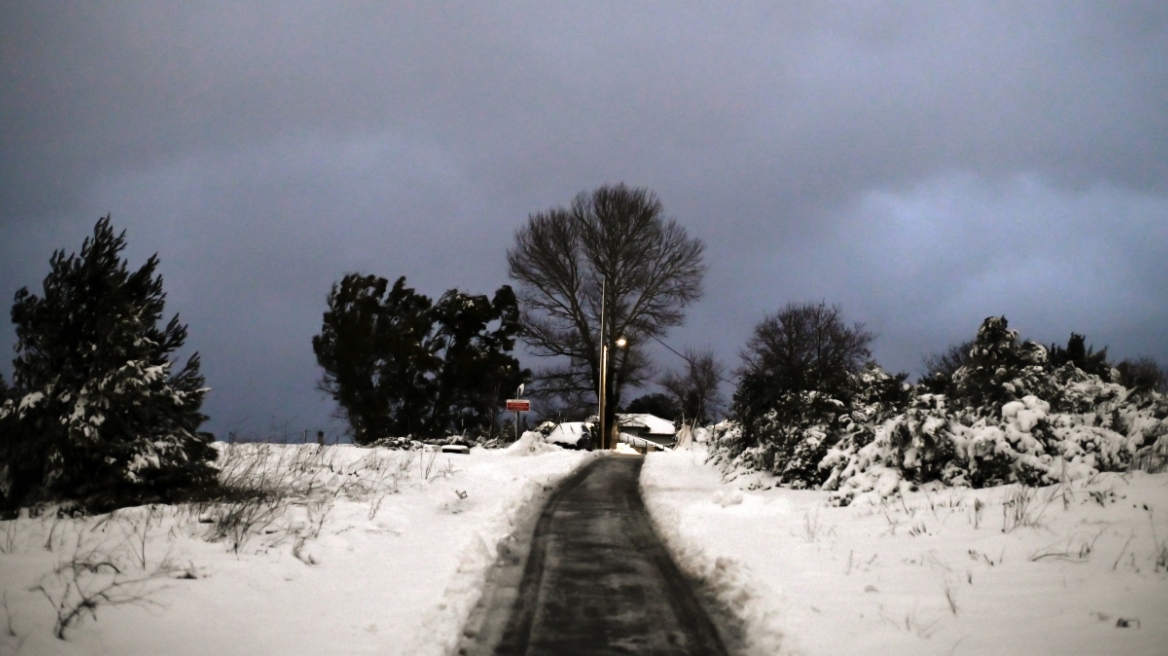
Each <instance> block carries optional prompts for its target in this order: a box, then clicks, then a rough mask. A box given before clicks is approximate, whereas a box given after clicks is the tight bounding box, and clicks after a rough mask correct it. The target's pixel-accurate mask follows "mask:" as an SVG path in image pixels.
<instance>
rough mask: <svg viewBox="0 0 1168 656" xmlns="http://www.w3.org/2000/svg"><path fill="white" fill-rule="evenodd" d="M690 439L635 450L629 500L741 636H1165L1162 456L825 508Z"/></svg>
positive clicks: (1116, 646) (827, 639)
mask: <svg viewBox="0 0 1168 656" xmlns="http://www.w3.org/2000/svg"><path fill="white" fill-rule="evenodd" d="M703 456H704V454H703V453H702V452H701V451H677V452H673V453H660V454H652V455H650V456H648V459H647V461H646V463H645V467H644V470H643V472H642V476H641V485H642V490H643V492H644V495H645V502H646V505H647V507H648V508H649V510H650V512H651V513H652V515H653V517H654V521H655V522H656V523H657V525H658V528H659V531H660V532H661V533H662V535H663V537H664V538H665V539H666V541H667V543H669V545H670V547H671V549H672V550H673V552H674V553H675V555H676V556H677V558H678V560H679V564H680V565H681V566H682V568H683V569H684V570H686V571H688V572H689V573H690V574H692V575H696V576H698V577H700V578H702V579H703V580H705V581H707V582H708V583H710V584H711V585H712V586H713V587H714V588H715V589H716V591H717V594H718V596H719V597H720V598H721V599H722V601H723V603H724V604H726V605H727V606H728V607H730V608H731V609H732V610H734V611H735V612H736V613H737V614H739V615H740V616H741V617H742V618H743V620H744V624H745V628H746V632H747V639H748V641H749V643H750V650H751V652H752V653H754V654H759V655H762V654H807V655H809V656H811V655H816V654H825V655H826V654H866V655H870V656H876V655H880V654H889V655H893V654H895V655H901V654H953V655H960V654H1092V655H1096V654H1109V655H1120V654H1148V655H1152V654H1156V655H1162V654H1165V653H1168V474H1156V475H1149V474H1145V473H1142V472H1136V473H1132V474H1123V475H1120V474H1102V475H1098V476H1095V477H1093V478H1089V479H1082V480H1078V481H1075V482H1073V483H1070V484H1067V485H1056V486H1052V487H1044V488H1021V487H1018V486H1013V485H1011V486H1005V487H998V488H989V489H980V490H973V489H969V488H948V489H944V488H943V489H929V490H928V491H925V490H922V491H918V492H909V493H907V494H906V495H905V496H904V497H903V498H899V497H897V498H894V499H891V500H885V501H883V502H881V501H879V500H878V498H876V497H874V496H873V495H869V496H867V497H863V498H861V499H859V500H858V501H857V502H856V503H854V504H853V505H851V506H848V507H842V508H841V507H834V506H831V505H829V503H828V494H829V493H827V492H819V491H794V490H786V489H762V488H764V487H767V485H766V482H767V481H766V480H764V479H762V478H760V477H759V475H757V474H755V475H753V476H749V477H743V478H741V479H739V480H737V481H733V482H730V483H726V482H723V480H722V476H721V474H720V473H719V472H718V471H717V470H716V469H715V468H713V467H711V466H709V465H706V464H703V463H704V457H703ZM750 488H754V489H750Z"/></svg>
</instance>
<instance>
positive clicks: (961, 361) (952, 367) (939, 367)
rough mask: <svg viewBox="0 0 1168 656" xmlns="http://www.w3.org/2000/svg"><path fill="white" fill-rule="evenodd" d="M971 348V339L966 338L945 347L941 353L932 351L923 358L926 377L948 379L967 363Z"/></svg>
mask: <svg viewBox="0 0 1168 656" xmlns="http://www.w3.org/2000/svg"><path fill="white" fill-rule="evenodd" d="M972 350H973V340H972V339H970V340H966V341H964V342H962V343H960V344H955V345H953V346H950V347H949V348H947V349H945V350H944V351H942V352H941V353H934V354H933V355H930V356H928V357H926V358H925V359H924V361H923V362H922V364H924V367H925V376H926V377H928V378H943V379H949V378H952V377H953V374H954V373H955V372H956V371H957V370H958V369H960V368H961V367H963V366H965V365H966V364H969V352H970V351H972Z"/></svg>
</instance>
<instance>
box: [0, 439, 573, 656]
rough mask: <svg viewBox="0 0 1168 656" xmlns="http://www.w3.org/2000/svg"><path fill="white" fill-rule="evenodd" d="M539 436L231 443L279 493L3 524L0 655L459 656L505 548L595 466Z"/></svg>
mask: <svg viewBox="0 0 1168 656" xmlns="http://www.w3.org/2000/svg"><path fill="white" fill-rule="evenodd" d="M533 437H534V435H532V436H531V437H528V436H525V439H524V440H522V441H521V442H520V443H517V444H516V445H515V446H513V447H512V448H510V449H508V450H502V451H485V450H483V449H479V448H476V449H473V450H472V451H471V453H470V454H469V455H446V454H436V453H422V452H417V451H415V452H406V451H389V450H384V449H360V448H355V447H347V446H336V447H325V448H323V449H318V448H317V447H316V446H315V445H310V446H274V445H236V446H231V447H223V448H224V450H225V454H224V457H223V460H224V462H225V464H226V465H227V468H228V470H229V473H230V475H233V476H234V477H235V478H236V480H242V479H250V480H252V481H253V482H255V481H259V480H260V479H261V478H262V479H263V485H264V487H265V488H266V489H273V490H278V491H279V495H278V499H279V500H278V501H273V502H271V503H260V502H253V503H246V502H240V503H237V504H228V505H213V506H206V507H196V506H156V507H140V508H128V509H123V510H120V511H117V512H116V513H113V514H111V515H103V516H98V517H90V518H85V519H57V518H55V517H45V516H41V517H35V518H27V517H22V518H20V519H18V520H13V521H5V522H0V595H2V596H0V656H8V655H10V654H24V655H33V654H35V655H38V656H40V655H55V654H59V655H66V654H110V655H115V654H116V655H119V656H132V655H134V654H143V655H145V654H149V655H152V656H153V655H158V654H168V655H182V654H192V655H193V654H216V655H220V654H241V655H243V654H246V655H248V656H255V655H260V654H297V655H302V654H329V655H336V654H444V653H448V652H449V651H450V650H452V649H453V647H454V645H455V642H456V640H457V638H458V633H459V631H460V629H461V627H462V625H463V623H464V621H465V619H466V616H467V614H468V613H469V611H470V609H471V607H472V606H473V604H474V603H475V602H476V601H477V599H478V597H479V595H480V593H481V588H482V585H483V581H484V580H485V577H486V571H487V569H488V568H489V567H490V565H491V564H492V563H493V562H494V559H495V556H496V545H497V544H498V542H499V541H500V540H501V539H503V538H505V537H506V536H507V535H509V534H510V533H511V531H512V529H513V522H514V521H516V518H517V517H518V516H519V515H520V514H521V513H523V512H527V511H529V509H530V506H533V505H538V504H532V503H529V502H531V501H532V500H533V499H536V500H537V501H538V499H537V497H538V495H539V494H540V493H541V492H542V491H543V490H544V488H545V487H547V486H551V485H553V484H554V483H555V482H556V481H557V480H558V479H559V478H561V477H563V476H564V475H565V474H567V473H569V472H570V471H572V470H573V469H575V468H576V467H577V466H578V465H579V464H580V463H581V461H582V460H583V459H585V458H588V457H590V454H586V453H582V452H576V451H564V450H561V449H559V448H558V447H548V446H546V445H544V444H542V442H538V443H533V441H532V438H533ZM88 603H92V604H94V607H93V609H92V610H93V613H91V612H90V609H89V608H88V607H87V604H88ZM94 614H95V615H96V619H95V617H94ZM62 624H64V627H63V630H61V631H60V632H61V633H62V635H63V636H64V639H63V640H61V639H58V638H57V637H55V633H57V632H58V629H61V628H62V626H61V625H62Z"/></svg>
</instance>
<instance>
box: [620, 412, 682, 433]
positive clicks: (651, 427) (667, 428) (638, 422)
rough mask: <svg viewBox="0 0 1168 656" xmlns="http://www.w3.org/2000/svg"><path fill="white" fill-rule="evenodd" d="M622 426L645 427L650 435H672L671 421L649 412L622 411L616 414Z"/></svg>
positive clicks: (674, 431)
mask: <svg viewBox="0 0 1168 656" xmlns="http://www.w3.org/2000/svg"><path fill="white" fill-rule="evenodd" d="M616 420H617V422H618V423H619V424H620V425H621V427H622V428H625V427H627V428H646V429H648V431H649V434H650V435H673V434H674V433H676V432H677V431H676V430H675V429H674V428H673V422H672V421H669V420H668V419H662V418H661V417H658V416H657V415H651V414H649V413H645V412H642V413H622V414H618V415H617V416H616Z"/></svg>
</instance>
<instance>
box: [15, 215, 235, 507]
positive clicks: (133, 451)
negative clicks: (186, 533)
mask: <svg viewBox="0 0 1168 656" xmlns="http://www.w3.org/2000/svg"><path fill="white" fill-rule="evenodd" d="M125 246H126V241H125V233H124V232H123V233H121V234H115V233H114V231H113V228H112V227H111V226H110V221H109V217H106V218H104V219H101V220H100V221H98V222H97V225H96V227H95V228H94V234H93V237H92V238H89V239H86V240H85V242H84V244H83V245H82V248H81V254H80V256H78V255H77V254H72V255H69V256H68V257H66V256H65V254H64V251H57V252H56V253H54V254H53V257H52V260H51V265H52V270H51V272H50V273H49V275H48V277H47V278H45V281H44V296H43V297H38V296H36V295H34V294H32V293H30V292H29V291H28V289H21V290H20V291H18V292H17V293H16V301H15V304H14V305H13V308H12V320H13V324H15V327H16V335H17V339H18V343H17V346H16V352H17V358H16V360H15V361H14V363H13V368H14V377H13V378H14V379H13V383H14V389H15V392H16V393H15V395H10V398H9V399H7V400H6V401H4V404H3V407H0V422H4V423H5V424H6V426H5V434H4V436H3V440H2V441H0V462H3V463H4V466H3V467H0V497H2V498H0V501H2V502H3V504H4V505H5V506H8V507H13V506H16V505H21V504H27V503H35V502H38V501H46V500H70V501H73V502H76V503H78V504H79V505H80V506H81V507H82V508H84V509H87V510H106V509H110V508H113V507H117V506H121V505H138V504H142V503H148V502H153V501H166V500H170V499H174V498H176V497H178V496H182V495H184V494H187V493H190V492H192V491H194V490H200V489H203V488H206V487H207V486H211V485H213V484H214V480H215V469H214V468H213V467H212V465H211V462H212V461H213V460H214V459H215V452H214V450H212V449H211V448H210V443H211V441H212V437H211V435H209V434H207V433H200V432H198V428H199V426H200V424H202V422H203V421H204V420H205V419H206V417H205V416H203V415H202V414H201V413H200V412H199V408H200V406H201V405H202V402H203V398H204V396H205V395H206V393H207V391H208V390H207V388H206V387H204V386H203V377H202V376H201V375H200V374H199V358H198V355H197V354H196V355H193V356H192V357H191V358H190V359H188V361H187V363H186V365H185V366H183V367H181V368H177V367H176V366H175V363H174V362H173V361H171V359H170V354H171V353H172V352H174V351H175V350H176V349H179V348H181V347H182V345H183V343H184V342H185V341H186V327H185V326H184V325H182V324H180V323H179V322H178V317H177V316H176V317H174V318H172V319H171V320H170V322H169V323H167V324H166V325H165V326H159V325H158V324H159V321H160V320H161V318H162V313H163V307H164V301H165V294H164V293H163V291H162V278H161V276H157V275H155V270H156V268H157V266H158V257H157V256H153V257H151V258H150V259H149V260H147V262H146V263H145V264H144V265H143V266H142V267H141V268H140V269H138V270H137V271H133V272H131V271H129V270H127V267H126V262H125V261H124V260H122V259H121V257H120V253H121V251H122V250H123V249H125Z"/></svg>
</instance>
